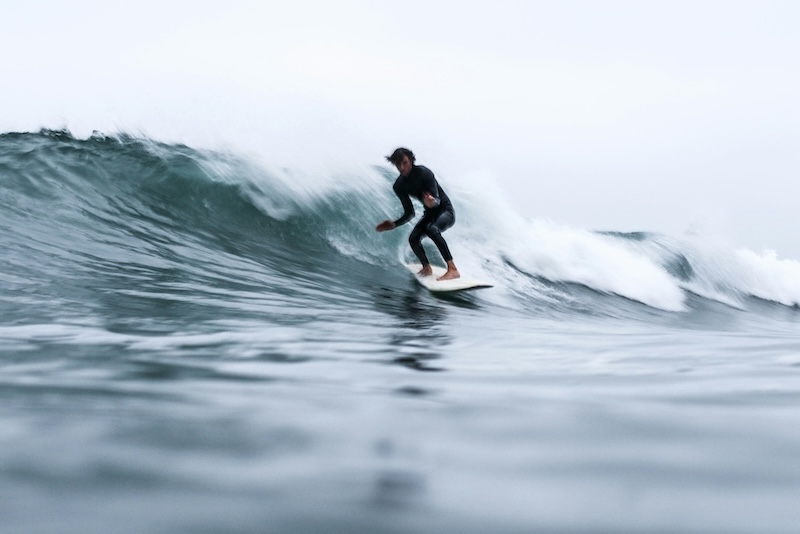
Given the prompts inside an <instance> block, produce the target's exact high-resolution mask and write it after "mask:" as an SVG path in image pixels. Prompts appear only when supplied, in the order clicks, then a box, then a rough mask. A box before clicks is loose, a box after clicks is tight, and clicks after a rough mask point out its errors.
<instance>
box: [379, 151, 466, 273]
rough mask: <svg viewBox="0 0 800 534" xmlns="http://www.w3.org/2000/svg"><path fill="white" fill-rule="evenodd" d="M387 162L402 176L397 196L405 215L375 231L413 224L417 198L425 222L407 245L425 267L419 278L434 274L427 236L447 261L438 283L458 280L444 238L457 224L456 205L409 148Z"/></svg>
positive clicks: (398, 179) (396, 185)
mask: <svg viewBox="0 0 800 534" xmlns="http://www.w3.org/2000/svg"><path fill="white" fill-rule="evenodd" d="M386 159H387V160H389V161H390V162H391V163H392V164H393V165H394V166H395V167H397V170H398V171H400V176H398V178H397V181H395V183H394V193H395V194H396V195H397V198H399V199H400V202H402V204H403V210H404V211H403V215H402V216H401V217H400V218H399V219H397V220H396V221H390V220H385V221H383V222H382V223H380V224H378V226H376V227H375V230H377V231H378V232H385V231H387V230H394V229H395V228H397V227H398V226H400V225H402V224H405V223H407V222H408V221H410V220H411V218H412V217H413V216H414V205H413V204H412V203H411V197H412V196H413V197H415V198H417V199H418V200H419V201H420V202H422V205H423V206H425V211H424V213H423V214H422V219H420V221H419V222H418V223H417V225H416V226H415V227H414V229H413V230H412V231H411V235H410V236H409V237H408V242H409V243H410V244H411V250H413V251H414V254H416V255H417V258H419V261H420V263H422V270H421V271H420V272H419V273H418V274H420V275H421V276H430V275H432V274H433V270H432V269H431V264H430V262H429V261H428V257H427V256H426V255H425V250H424V249H423V248H422V236H428V237H430V238H431V240H432V241H433V242H434V244H435V245H436V248H438V249H439V252H440V253H441V255H442V258H444V261H446V262H447V272H446V273H444V274H443V275H442V276H440V277H439V278H438V280H451V279H453V278H458V277H459V276H461V275H460V274H459V272H458V269H457V268H456V264H455V263H453V256H452V255H451V254H450V249H449V248H447V242H445V240H444V238H443V237H442V232H444V231H445V230H447V229H448V228H450V227H451V226H453V223H455V222H456V213H455V211H454V210H453V204H452V203H451V202H450V199H449V198H448V197H447V194H446V193H445V192H444V189H442V187H441V186H440V185H439V183H438V182H437V181H436V178H435V177H434V176H433V173H432V172H431V171H430V169H428V168H427V167H423V166H422V165H415V164H414V161H415V160H416V158H414V153H413V152H411V151H410V150H408V149H407V148H398V149H397V150H395V151H394V152H393V153H392V155H391V156H386Z"/></svg>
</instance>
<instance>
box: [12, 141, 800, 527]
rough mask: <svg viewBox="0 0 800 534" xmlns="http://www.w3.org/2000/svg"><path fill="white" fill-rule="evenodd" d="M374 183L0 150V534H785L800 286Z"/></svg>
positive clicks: (798, 490) (242, 164) (796, 404)
mask: <svg viewBox="0 0 800 534" xmlns="http://www.w3.org/2000/svg"><path fill="white" fill-rule="evenodd" d="M391 171H392V170H391V169H389V168H385V167H381V166H370V165H369V164H364V165H363V166H361V167H354V168H353V169H350V170H341V169H330V170H317V171H313V172H312V171H300V170H295V169H283V168H270V167H269V165H268V164H264V163H263V162H259V163H255V162H253V161H251V160H248V159H247V158H244V157H241V156H238V155H236V154H232V153H221V152H212V151H206V150H198V149H193V148H191V147H188V146H181V145H170V144H165V143H160V142H158V141H157V140H151V139H144V138H135V137H127V136H111V137H109V136H105V135H100V134H95V135H93V136H92V137H90V138H88V139H78V138H75V137H73V136H72V135H71V134H70V133H69V132H67V131H48V130H43V131H41V132H37V133H8V134H4V135H0V230H1V231H0V422H1V424H0V531H2V532H25V533H38V532H81V533H87V532H88V533H94V532H97V533H106V532H117V533H126V532H131V533H132V532H170V533H172V532H726V533H730V532H796V531H797V529H798V525H800V508H798V506H797V499H798V495H800V309H798V304H800V262H798V261H797V260H794V259H785V258H778V257H777V256H776V255H774V254H772V253H770V252H756V251H748V250H737V249H730V248H726V247H725V246H722V245H719V244H717V243H714V242H712V241H708V240H705V239H703V238H702V237H701V236H696V235H682V236H667V235H660V234H655V233H648V232H644V231H642V232H634V233H621V232H613V231H602V229H600V230H598V229H581V228H570V227H566V226H563V225H559V224H557V223H554V222H549V221H541V220H530V219H526V218H524V217H522V216H520V215H519V214H517V213H515V212H514V211H513V210H512V209H510V208H509V207H508V205H507V204H506V203H505V202H504V200H503V199H502V197H501V195H500V194H499V193H497V194H495V192H492V191H490V190H489V189H488V188H487V187H486V184H483V185H482V186H481V188H478V187H475V186H473V185H471V184H468V183H459V182H458V181H457V180H455V179H454V178H448V177H443V176H442V175H441V174H439V178H440V179H442V182H443V184H444V186H445V188H446V189H447V191H448V193H449V194H450V196H451V198H452V199H453V201H454V203H455V206H456V210H457V217H458V220H457V223H456V225H455V227H453V228H452V229H451V230H449V231H448V232H447V234H446V237H447V238H448V242H449V243H450V244H451V248H452V250H453V252H454V255H455V258H456V261H457V263H458V265H459V267H460V269H461V270H462V272H464V273H468V274H470V275H474V276H479V277H481V278H487V279H490V280H492V281H494V282H495V284H496V285H495V287H494V288H492V289H488V290H481V291H476V292H471V293H465V294H461V295H455V296H444V297H441V296H435V295H432V294H430V293H428V292H427V291H425V290H424V289H422V288H421V287H419V286H418V285H417V284H416V283H415V281H414V280H413V278H412V277H410V276H409V274H408V273H407V272H406V271H405V269H404V268H403V267H402V265H401V263H402V261H403V260H405V259H410V257H411V256H410V251H409V250H408V246H407V243H406V238H407V235H408V232H409V230H410V226H406V227H403V228H401V229H398V230H397V231H395V232H390V233H387V234H377V233H376V232H375V231H374V226H375V224H376V223H377V222H379V221H380V220H383V219H384V218H388V217H391V216H396V215H397V214H398V213H399V210H400V207H399V203H398V202H397V200H396V199H395V198H393V194H392V192H391V187H390V184H391V182H392V181H393V179H394V177H395V175H394V173H393V172H391ZM434 171H436V169H434ZM431 252H432V254H431V255H432V257H438V255H436V253H435V252H434V251H433V249H431Z"/></svg>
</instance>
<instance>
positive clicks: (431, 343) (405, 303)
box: [373, 285, 452, 371]
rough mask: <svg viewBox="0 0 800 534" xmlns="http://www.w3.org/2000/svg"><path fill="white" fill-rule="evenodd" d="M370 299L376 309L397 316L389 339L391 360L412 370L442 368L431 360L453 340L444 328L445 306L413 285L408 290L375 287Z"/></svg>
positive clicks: (438, 356)
mask: <svg viewBox="0 0 800 534" xmlns="http://www.w3.org/2000/svg"><path fill="white" fill-rule="evenodd" d="M373 299H374V302H375V307H376V308H377V309H379V310H380V311H382V312H384V313H386V314H387V315H390V316H392V317H394V318H395V319H396V320H397V328H395V330H394V331H393V333H392V334H390V335H389V339H388V345H389V346H391V347H393V348H394V352H395V353H396V356H395V357H394V358H393V359H392V363H394V364H397V365H402V366H403V367H407V368H409V369H413V370H415V371H443V370H444V369H443V368H442V367H439V366H437V365H434V364H433V362H435V361H436V360H439V359H441V358H442V350H443V349H444V347H446V346H447V345H449V344H450V343H451V342H452V338H451V336H450V334H448V333H447V329H446V325H447V321H448V311H447V308H446V307H445V306H443V305H442V304H440V303H439V302H438V301H437V299H435V298H432V297H431V295H430V294H429V293H428V292H427V291H426V290H424V289H423V288H420V287H419V286H416V285H414V286H413V288H412V289H407V290H401V289H398V288H392V289H388V288H376V291H375V292H373Z"/></svg>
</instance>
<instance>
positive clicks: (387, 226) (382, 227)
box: [375, 220, 395, 232]
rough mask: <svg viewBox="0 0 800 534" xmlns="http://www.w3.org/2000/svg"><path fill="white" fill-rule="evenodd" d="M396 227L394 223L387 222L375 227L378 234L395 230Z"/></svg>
mask: <svg viewBox="0 0 800 534" xmlns="http://www.w3.org/2000/svg"><path fill="white" fill-rule="evenodd" d="M394 228H395V226H394V223H393V222H392V221H389V220H386V221H383V222H382V223H380V224H379V225H378V226H376V227H375V231H376V232H385V231H386V230H394Z"/></svg>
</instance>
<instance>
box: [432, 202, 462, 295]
mask: <svg viewBox="0 0 800 534" xmlns="http://www.w3.org/2000/svg"><path fill="white" fill-rule="evenodd" d="M455 222H456V215H455V213H453V212H452V211H449V210H448V211H444V212H442V213H441V214H439V216H438V217H437V218H436V219H435V220H434V221H433V222H432V223H431V224H429V225H428V226H427V227H426V228H425V234H426V235H427V236H428V237H430V238H431V240H432V241H433V242H434V244H435V245H436V248H438V249H439V253H440V254H441V255H442V258H443V259H444V261H446V262H447V272H446V273H444V274H443V275H442V276H440V277H439V278H438V280H452V279H454V278H459V277H460V276H461V273H459V272H458V268H457V267H456V264H455V263H454V262H453V255H452V254H450V248H449V247H448V246H447V241H445V240H444V237H442V232H444V231H445V230H447V229H448V228H450V227H451V226H453V224H454V223H455Z"/></svg>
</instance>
